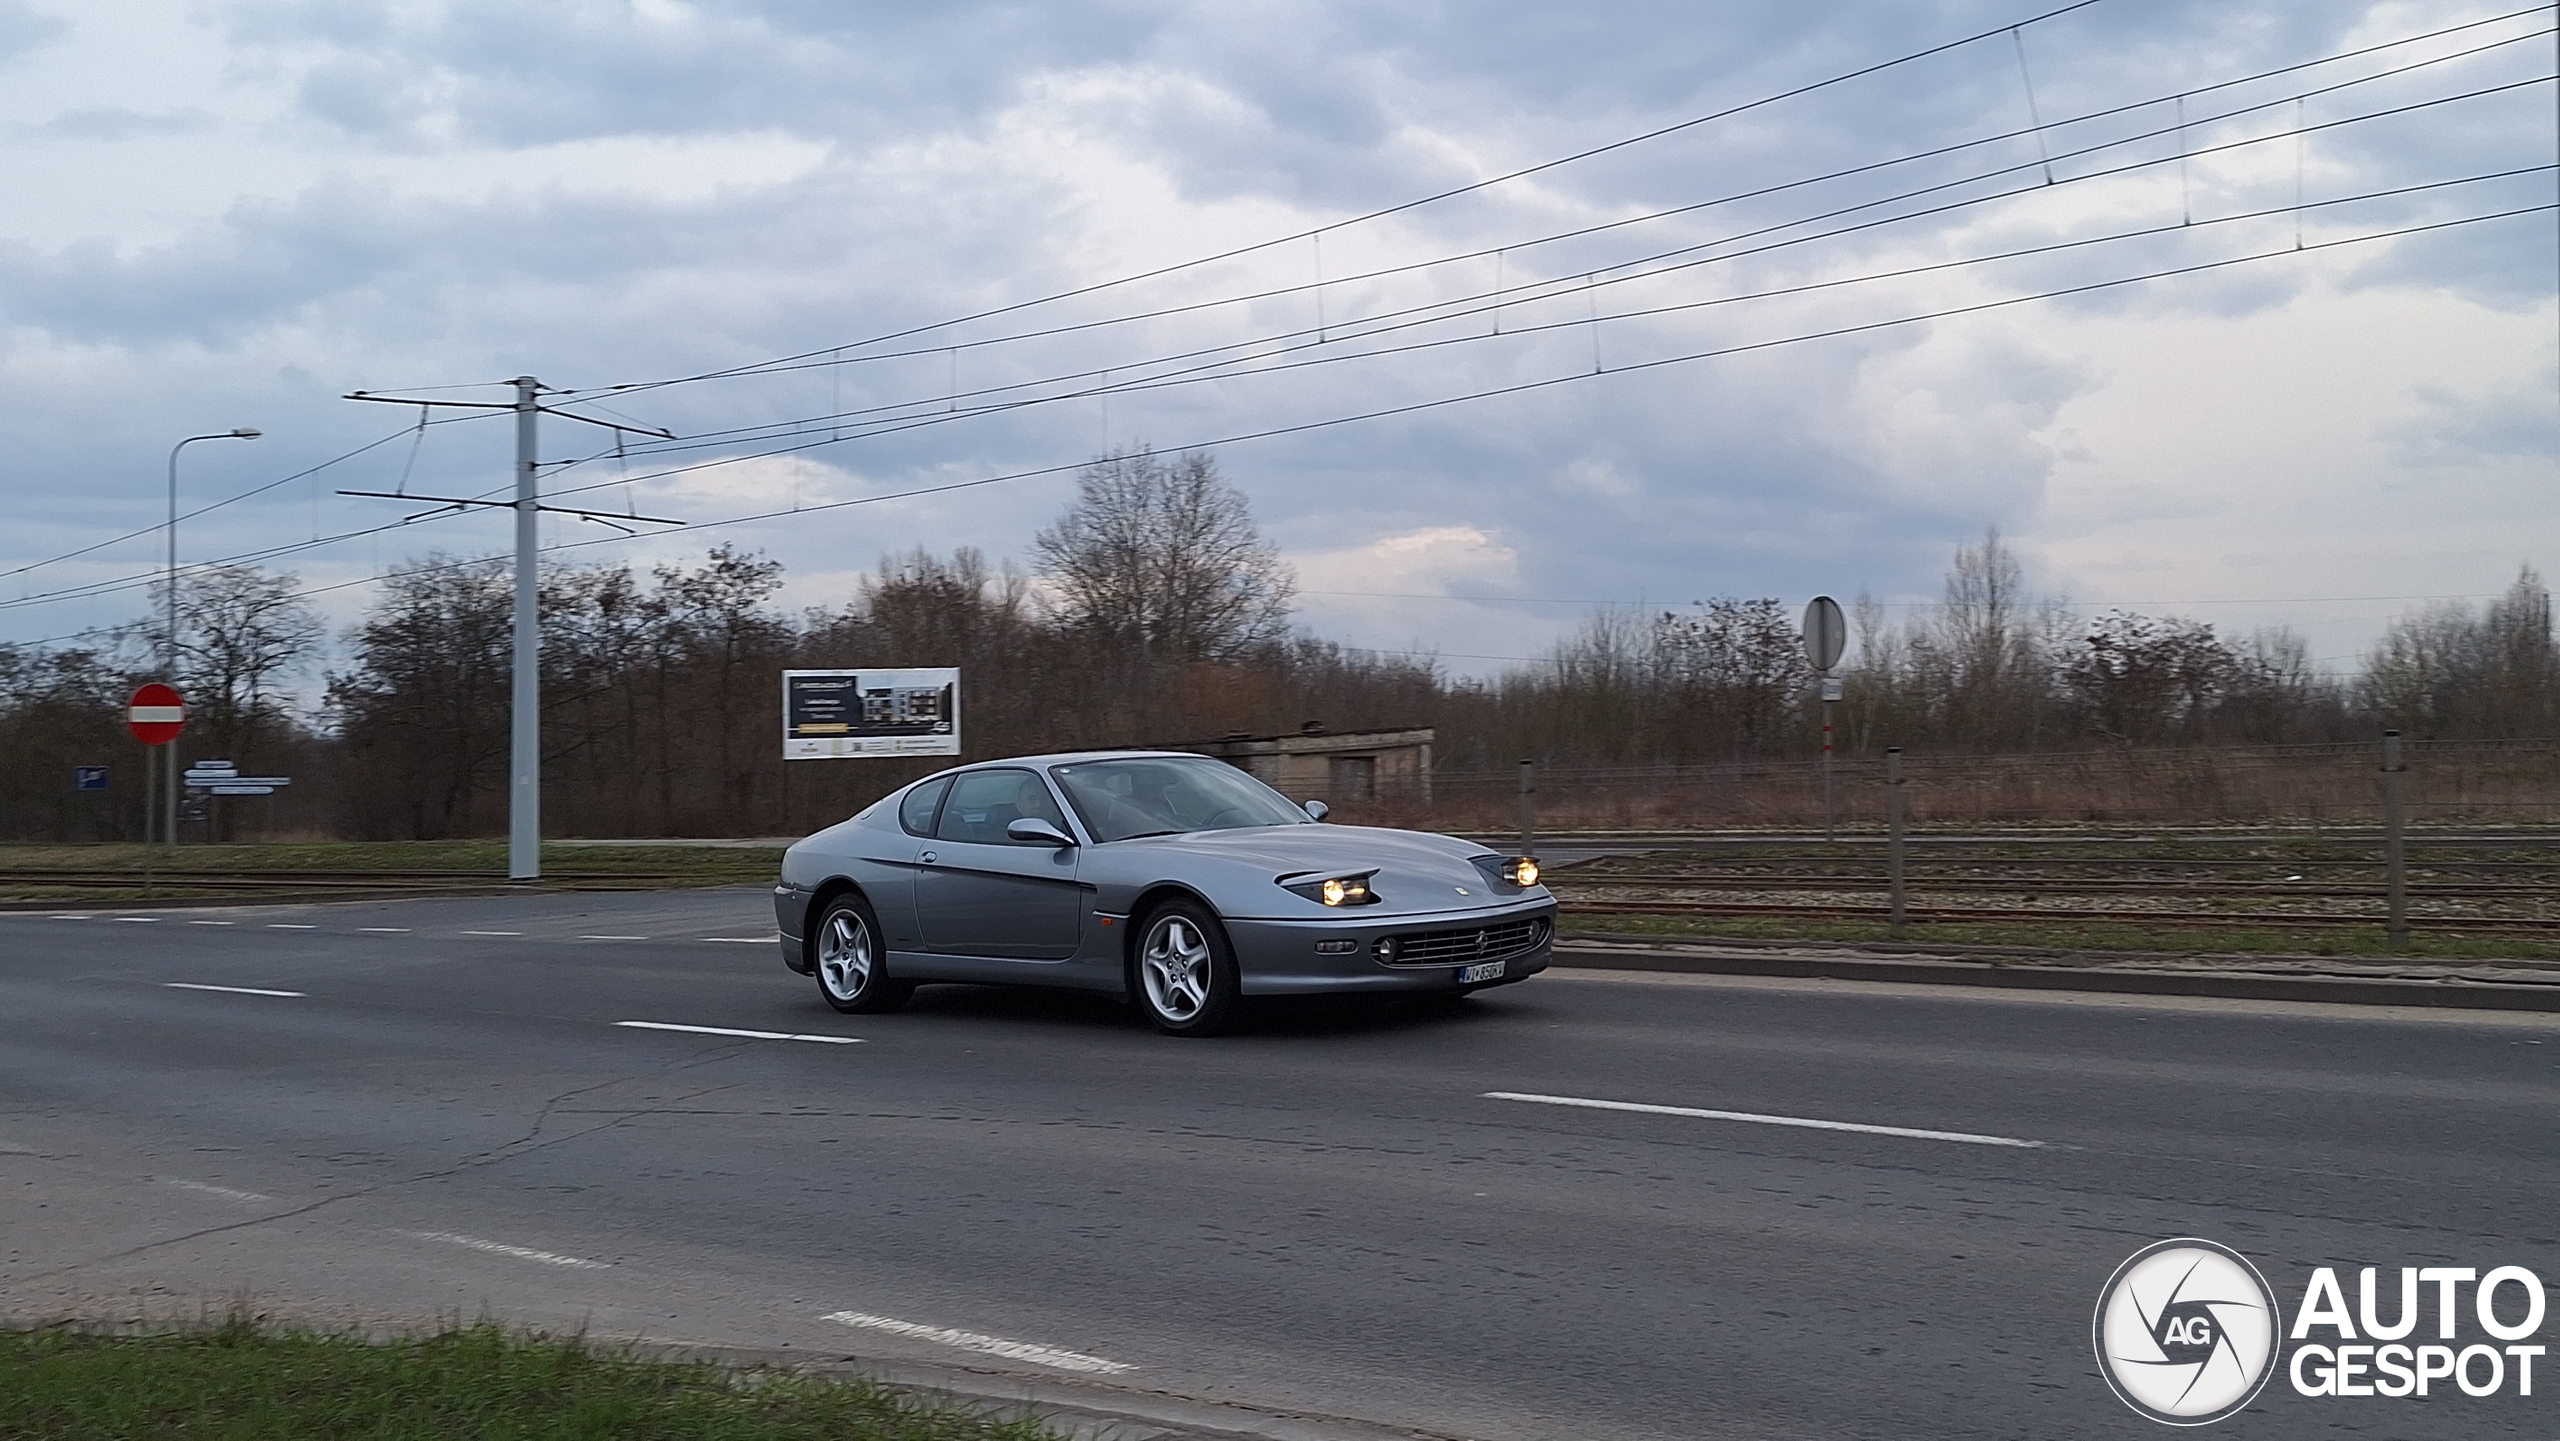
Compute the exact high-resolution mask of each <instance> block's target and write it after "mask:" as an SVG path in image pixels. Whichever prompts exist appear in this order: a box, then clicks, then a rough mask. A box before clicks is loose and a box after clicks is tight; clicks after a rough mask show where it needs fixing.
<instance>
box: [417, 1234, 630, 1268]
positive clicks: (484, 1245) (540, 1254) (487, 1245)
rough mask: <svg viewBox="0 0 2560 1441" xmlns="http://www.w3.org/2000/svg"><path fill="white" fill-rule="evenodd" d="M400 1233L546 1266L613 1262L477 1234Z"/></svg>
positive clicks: (578, 1265)
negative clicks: (514, 1243)
mask: <svg viewBox="0 0 2560 1441" xmlns="http://www.w3.org/2000/svg"><path fill="white" fill-rule="evenodd" d="M400 1234H401V1235H403V1236H414V1237H416V1238H417V1239H419V1240H421V1241H443V1242H446V1243H447V1244H449V1245H455V1246H468V1247H470V1248H471V1249H472V1250H474V1251H486V1252H488V1253H489V1254H490V1255H492V1256H513V1257H515V1258H516V1259H518V1260H520V1261H540V1262H541V1263H542V1264H544V1265H546V1266H573V1267H576V1268H577V1269H578V1270H581V1271H601V1270H604V1269H605V1268H607V1267H609V1266H611V1265H612V1264H613V1263H612V1262H611V1261H590V1260H588V1259H586V1258H585V1257H583V1256H563V1255H561V1254H560V1253H559V1252H557V1251H537V1250H535V1249H533V1248H532V1247H531V1246H510V1245H508V1244H507V1243H506V1242H504V1241H484V1240H482V1239H480V1238H479V1237H477V1236H457V1235H455V1234H453V1233H452V1232H451V1231H403V1232H401V1233H400Z"/></svg>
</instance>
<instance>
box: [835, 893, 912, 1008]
mask: <svg viewBox="0 0 2560 1441" xmlns="http://www.w3.org/2000/svg"><path fill="white" fill-rule="evenodd" d="M810 949H811V950H812V951H814V952H815V953H816V955H815V960H816V962H817V964H816V965H814V966H812V967H811V968H810V969H812V970H814V971H815V972H817V975H818V994H819V995H822V996H824V997H826V998H827V1004H828V1005H830V1006H833V1007H835V1008H836V1009H837V1010H839V1011H843V1012H845V1013H846V1014H848V1015H866V1014H876V1013H878V1012H882V1011H894V1010H896V1009H898V1008H899V1007H900V1006H903V1005H905V1004H906V1003H907V998H908V997H909V996H912V995H914V994H915V992H916V987H915V982H913V981H894V980H891V979H890V978H889V968H888V965H887V960H888V956H887V951H886V949H885V948H884V947H882V945H881V944H880V922H879V920H878V919H877V918H875V917H874V916H873V915H872V914H871V906H870V903H869V902H867V901H865V900H863V899H862V897H861V896H859V895H842V896H838V897H836V898H835V899H834V900H831V901H829V902H827V907H826V909H825V910H823V911H821V912H819V913H818V924H817V928H816V930H815V931H814V932H813V933H812V934H811V938H810Z"/></svg>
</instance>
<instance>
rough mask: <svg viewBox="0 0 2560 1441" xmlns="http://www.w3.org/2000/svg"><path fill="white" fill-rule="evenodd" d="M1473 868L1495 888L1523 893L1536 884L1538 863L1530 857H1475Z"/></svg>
mask: <svg viewBox="0 0 2560 1441" xmlns="http://www.w3.org/2000/svg"><path fill="white" fill-rule="evenodd" d="M1475 868H1476V872H1477V873H1478V874H1479V875H1482V876H1483V877H1484V878H1485V879H1486V880H1488V881H1491V882H1492V883H1493V884H1495V885H1497V886H1509V887H1512V888H1514V889H1517V890H1524V891H1525V890H1527V889H1528V888H1529V887H1531V886H1534V885H1536V884H1537V883H1538V862H1537V859H1536V858H1535V857H1532V856H1477V857H1476V858H1475Z"/></svg>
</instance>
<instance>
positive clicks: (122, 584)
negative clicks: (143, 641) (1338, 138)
mask: <svg viewBox="0 0 2560 1441" xmlns="http://www.w3.org/2000/svg"><path fill="white" fill-rule="evenodd" d="M2547 79H2550V77H2540V79H2527V82H2516V84H2537V82H2547ZM2493 90H2506V87H2493ZM2368 118H2371V115H2368ZM2340 123H2353V120H2340ZM2273 138H2281V136H2273ZM2263 141H2266V138H2258V141H2235V146H2237V143H2263ZM2125 169H2135V166H2125ZM2529 169H2534V166H2524V171H2529ZM2473 179H2496V177H2463V179H2455V182H2435V184H2463V182H2473ZM2409 189H2422V187H2409ZM2381 195H2391V192H2371V195H2360V197H2335V200H2330V202H2322V205H2340V202H2353V200H2371V197H2381ZM2522 212H2532V210H2506V212H2496V215H2476V218H2463V220H2450V223H2440V225H2412V228H2401V230H2383V233H2371V235H2350V238H2342V241H2324V243H2319V246H2307V248H2309V251H2317V248H2332V246H2342V243H2363V241H2378V238H2391V235H2406V233H2422V230H2437V228H2447V225H2468V223H2478V220H2496V218H2506V215H2522ZM2115 238H2125V235H2115ZM2097 241H2104V238H2097ZM2066 246H2068V243H2066ZM1989 259H2015V256H1989ZM2255 259H2276V253H2266V256H2240V259H2225V261H2209V264H2199V266H2179V269H2168V271H2150V274H2143V276H2127V279H2109V282H2094V284H2086V287H2068V289H2058V292H2040V294H2030V297H2010V299H1997V302H1984V305H1974V307H1956V310H1946V312H1928V315H1915V317H1897V320H1882V322H1864V325H1848V328H1836V330H1823V333H1812V335H1792V338H1777V340H1764V343H1751V346H1731V348H1718V351H1697V353H1690V356H1669V358H1659V361H1644V363H1631V366H1620V371H1628V369H1654V366H1661V363H1679V361H1692V358H1710V356H1723V353H1741V351H1759V348H1769V346H1784V343H1797V340H1810V338H1830V335H1846V333H1859V330H1874V328H1887V325H1907V322H1915V320H1933V317H1943V315H1961V312H1969V310H1987V307H2004V305H2020V302H2028V299H2051V297H2058V294H2079V292H2086V289H2104V287H2115V284H2130V282H2140V279H2163V276H2173V274H2194V271H2202V269H2220V266H2227V264H2243V261H2255ZM1562 379H1590V376H1587V374H1582V371H1577V374H1572V376H1556V379H1549V381H1528V384H1526V386H1505V389H1498V392H1472V394H1462V397H1444V399H1431V402H1416V404H1408V407H1390V410H1382V412H1367V415H1352V417H1336V420H1324V422H1308V425H1293V427H1275V430H1262V433H1247V435H1234V438H1224V440H1201V443H1198V445H1219V443H1239V440H1257V438H1270V435H1285V433H1298V430H1311V427H1324V425H1341V422H1354V420H1375V417H1385V415H1400V412H1411V410H1431V407H1439V404H1454V402H1464V399H1485V397H1490V394H1510V392H1513V389H1541V386H1549V384H1559V381H1562ZM1155 384H1162V381H1134V384H1132V386H1126V389H1144V386H1155ZM410 430H412V427H402V430H399V433H394V435H387V438H384V440H376V443H371V445H381V443H389V440H394V438H399V435H407V433H410ZM855 438H860V435H855ZM824 443H835V440H819V443H809V445H788V448H776V450H758V453H748V456H727V458H719V461H707V463H701V466H681V468H668V471H653V474H643V476H625V479H614V481H604V484H599V486H576V489H602V486H614V484H640V481H650V479H663V476H673V474H689V471H701V468H714V466H727V463H745V461H755V458H771V456H788V453H799V450H809V448H817V445H824ZM371 445H369V448H371ZM358 453H361V450H358ZM1070 468H1075V466H1055V468H1039V471H1019V474H1009V476H993V479H980V481H957V484H950V486H929V489H922V491H899V494H891V497H858V499H855V502H832V504H819V507H801V512H817V509H837V507H842V504H868V502H873V499H904V497H914V494H937V491H942V489H970V486H980V484H996V481H1006V479H1029V476H1039V474H1057V471H1070ZM302 474H310V471H302ZM289 479H297V476H289ZM279 484H282V481H279ZM266 489H271V486H266ZM556 494H573V489H563V491H556ZM236 499H238V497H236ZM445 509H451V507H438V509H435V512H425V514H412V517H404V520H397V522H387V525H374V527H361V530H348V532H338V535H325V537H315V540H302V543H289V545H276V548H266V550H253V553H243V555H228V558H218V561H200V563H195V566H187V568H189V571H197V568H205V566H223V563H241V561H264V558H276V555H287V553H300V550H310V548H317V545H335V543H340V540H356V537H366V535H381V532H389V530H402V527H407V525H417V522H422V520H430V517H435V514H440V512H445ZM778 514H799V512H765V514H753V517H732V520H722V522H704V525H742V522H753V520H771V517H778ZM609 540H620V537H602V540H586V543H568V545H599V543H609ZM563 548H566V545H563ZM151 581H156V576H133V578H125V581H100V584H90V586H72V589H64V591H49V594H38V596H20V599H18V601H0V609H18V607H28V604H46V601H61V599H87V596H97V594H113V591H120V589H133V586H143V584H151ZM351 584H364V581H351Z"/></svg>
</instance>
